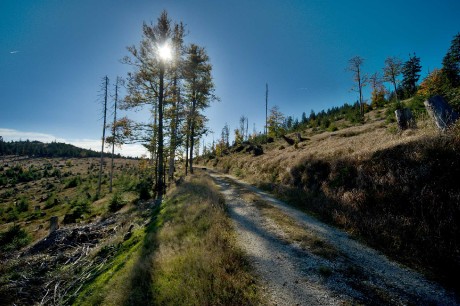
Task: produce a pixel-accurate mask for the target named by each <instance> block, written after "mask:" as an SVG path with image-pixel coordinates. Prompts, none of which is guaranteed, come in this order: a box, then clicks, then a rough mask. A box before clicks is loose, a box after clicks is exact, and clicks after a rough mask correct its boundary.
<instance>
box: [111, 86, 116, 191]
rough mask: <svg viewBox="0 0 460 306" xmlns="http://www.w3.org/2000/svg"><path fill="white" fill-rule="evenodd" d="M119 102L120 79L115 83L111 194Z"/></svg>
mask: <svg viewBox="0 0 460 306" xmlns="http://www.w3.org/2000/svg"><path fill="white" fill-rule="evenodd" d="M117 100H118V79H117V81H116V83H115V102H114V112H113V114H114V115H113V126H112V141H113V142H112V164H111V166H110V190H109V191H110V193H112V186H113V156H114V154H115V138H116V136H115V133H116V130H115V122H117Z"/></svg>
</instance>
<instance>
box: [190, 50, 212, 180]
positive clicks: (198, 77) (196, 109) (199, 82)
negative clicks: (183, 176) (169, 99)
mask: <svg viewBox="0 0 460 306" xmlns="http://www.w3.org/2000/svg"><path fill="white" fill-rule="evenodd" d="M211 71H212V65H211V63H210V62H209V56H208V55H207V54H206V51H205V49H204V48H202V47H199V46H197V45H195V44H191V45H190V46H189V47H188V48H187V50H186V59H185V63H184V81H185V91H186V97H187V100H188V102H189V103H188V104H189V105H188V106H189V111H188V120H187V125H188V131H187V132H188V133H187V136H188V143H189V147H190V148H189V161H188V166H189V170H190V173H193V153H194V145H195V141H196V138H197V137H199V136H200V134H203V133H204V132H205V129H204V126H205V125H204V123H205V121H206V118H205V117H204V116H203V115H202V113H201V111H202V110H204V109H205V108H206V107H208V106H209V104H210V102H211V101H213V100H216V99H217V97H216V96H215V95H214V83H213V81H212V76H211Z"/></svg>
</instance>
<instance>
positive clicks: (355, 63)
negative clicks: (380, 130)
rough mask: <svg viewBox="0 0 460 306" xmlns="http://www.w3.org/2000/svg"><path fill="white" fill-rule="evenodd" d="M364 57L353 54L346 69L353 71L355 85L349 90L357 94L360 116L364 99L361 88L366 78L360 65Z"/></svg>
mask: <svg viewBox="0 0 460 306" xmlns="http://www.w3.org/2000/svg"><path fill="white" fill-rule="evenodd" d="M363 64H364V59H363V58H362V57H360V56H355V57H353V58H351V59H350V60H349V61H348V68H347V69H348V71H351V72H352V73H353V81H354V82H355V86H353V87H352V89H351V90H353V91H355V92H357V93H358V94H359V113H360V115H361V117H363V116H364V101H363V88H364V87H365V86H366V85H367V82H368V78H367V75H366V74H365V73H364V72H363V70H362V66H363Z"/></svg>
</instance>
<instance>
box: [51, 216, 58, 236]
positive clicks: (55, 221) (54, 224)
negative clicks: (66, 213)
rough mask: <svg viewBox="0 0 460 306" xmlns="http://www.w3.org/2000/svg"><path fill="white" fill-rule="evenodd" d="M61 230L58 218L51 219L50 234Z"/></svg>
mask: <svg viewBox="0 0 460 306" xmlns="http://www.w3.org/2000/svg"><path fill="white" fill-rule="evenodd" d="M58 228H59V220H58V217H57V216H52V217H51V218H50V234H51V233H52V232H54V231H55V230H57V229H58Z"/></svg>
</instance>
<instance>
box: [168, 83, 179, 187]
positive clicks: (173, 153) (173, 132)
mask: <svg viewBox="0 0 460 306" xmlns="http://www.w3.org/2000/svg"><path fill="white" fill-rule="evenodd" d="M176 86H177V78H174V88H176ZM175 96H176V97H175V99H174V102H173V112H174V113H173V116H172V118H171V143H170V145H169V172H168V180H169V182H170V183H171V182H172V181H174V171H175V158H176V147H177V126H178V124H179V104H180V91H179V90H177V89H176V95H175Z"/></svg>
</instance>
